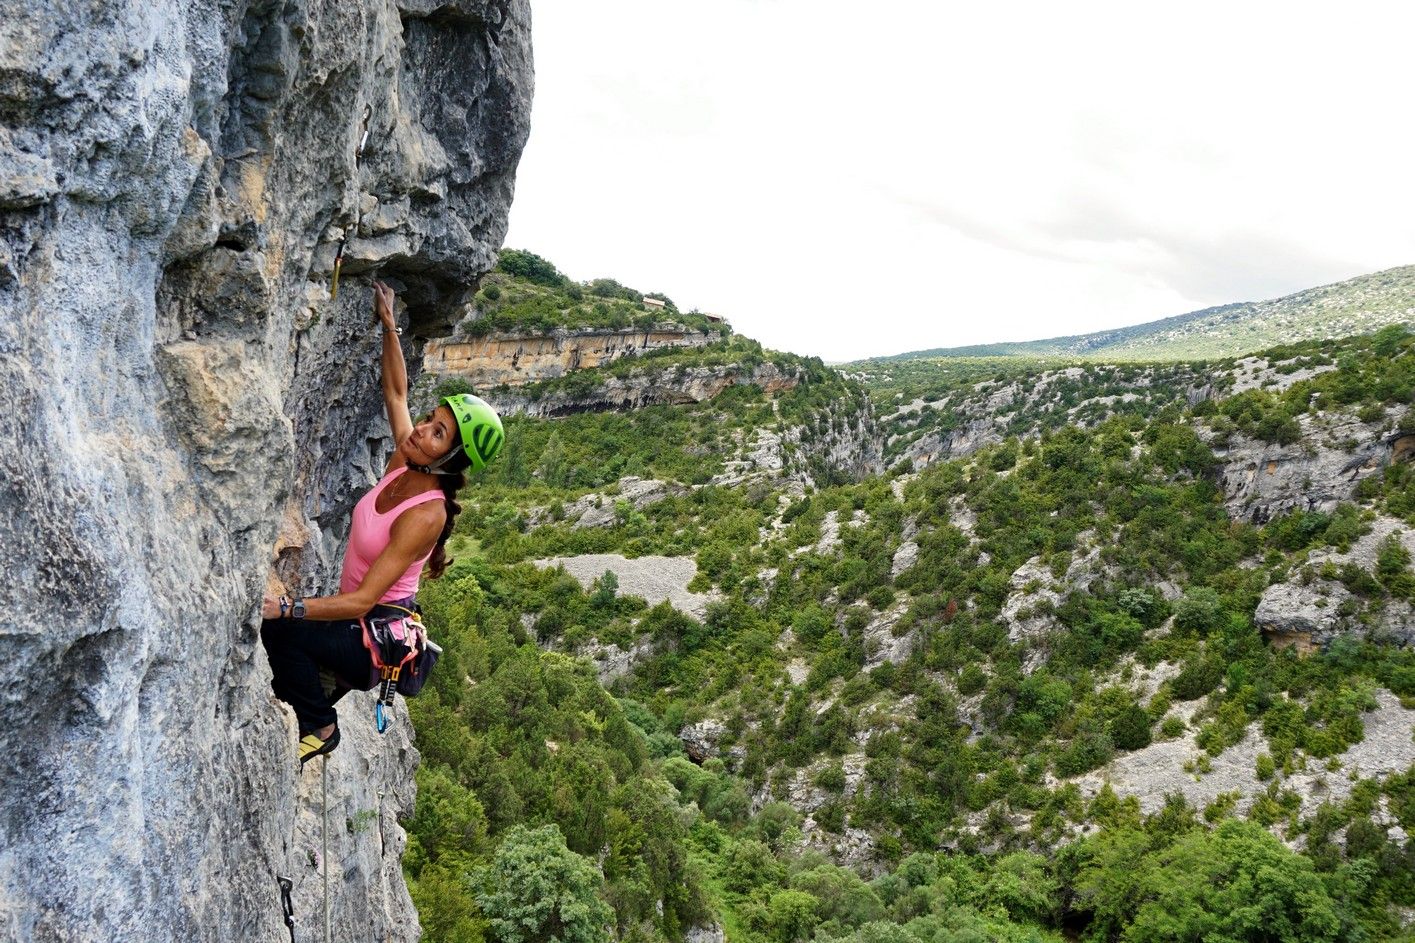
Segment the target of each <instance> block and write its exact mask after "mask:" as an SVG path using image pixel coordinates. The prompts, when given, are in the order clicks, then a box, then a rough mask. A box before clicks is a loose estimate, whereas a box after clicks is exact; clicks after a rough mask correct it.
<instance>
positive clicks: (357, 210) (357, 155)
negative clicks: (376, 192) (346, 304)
mask: <svg viewBox="0 0 1415 943" xmlns="http://www.w3.org/2000/svg"><path fill="white" fill-rule="evenodd" d="M372 117H373V106H372V105H364V119H363V130H362V131H361V132H360V134H359V143H358V145H357V146H356V147H355V148H354V225H353V226H352V227H348V226H346V227H344V232H343V234H342V235H340V237H339V249H338V251H336V252H335V253H334V281H333V282H331V283H330V286H329V299H330V300H331V301H333V300H334V299H335V298H338V297H339V269H341V268H342V267H343V266H344V247H345V246H346V245H348V244H349V230H350V229H351V228H352V229H353V231H354V232H358V231H359V226H360V225H362V223H363V216H364V213H363V205H362V197H363V194H362V192H361V187H360V184H361V183H362V175H361V174H360V173H359V171H360V169H361V168H360V166H359V165H360V163H361V162H362V161H363V159H364V145H366V144H368V132H369V119H370V118H372Z"/></svg>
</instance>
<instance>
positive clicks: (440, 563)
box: [409, 413, 472, 580]
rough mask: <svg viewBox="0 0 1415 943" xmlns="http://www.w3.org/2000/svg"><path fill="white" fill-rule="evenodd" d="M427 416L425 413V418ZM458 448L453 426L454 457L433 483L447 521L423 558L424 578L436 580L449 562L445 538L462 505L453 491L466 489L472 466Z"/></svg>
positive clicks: (459, 435) (417, 468)
mask: <svg viewBox="0 0 1415 943" xmlns="http://www.w3.org/2000/svg"><path fill="white" fill-rule="evenodd" d="M431 415H432V414H431V413H428V416H429V417H430V416H431ZM461 445H462V432H461V430H460V429H458V428H457V426H456V425H453V427H452V444H451V445H450V446H449V447H448V448H449V451H451V450H456V451H457V454H456V455H454V456H452V458H451V460H450V461H448V462H447V464H445V465H443V466H442V467H441V468H440V469H438V472H437V483H438V485H439V486H440V487H441V488H442V500H443V506H444V507H446V508H447V521H446V523H444V524H443V525H442V533H441V534H439V535H438V537H437V546H435V547H433V548H432V555H431V556H429V557H428V558H427V563H426V564H425V567H426V570H427V576H428V579H433V580H435V579H437V578H438V577H439V576H441V575H442V574H443V572H444V571H445V570H446V569H447V568H448V567H449V566H451V565H452V563H453V561H452V560H449V559H447V539H448V538H449V537H451V536H452V527H453V525H454V524H456V523H457V515H458V514H461V513H462V505H460V504H458V503H457V492H459V491H461V490H462V489H463V488H465V487H466V486H467V469H468V468H470V467H472V460H471V458H470V457H469V456H468V455H467V450H466V449H460V448H459V447H460V446H461ZM409 467H410V468H412V469H413V470H415V471H424V472H426V471H431V469H430V468H428V467H427V466H425V465H410V466H409Z"/></svg>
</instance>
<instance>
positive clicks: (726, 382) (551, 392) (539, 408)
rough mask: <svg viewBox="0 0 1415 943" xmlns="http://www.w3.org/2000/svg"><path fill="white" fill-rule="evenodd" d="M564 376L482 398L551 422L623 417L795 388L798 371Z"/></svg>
mask: <svg viewBox="0 0 1415 943" xmlns="http://www.w3.org/2000/svg"><path fill="white" fill-rule="evenodd" d="M580 376H583V377H584V378H585V379H584V382H583V383H579V382H576V381H577V376H574V375H572V376H571V377H568V378H567V379H566V380H565V381H564V382H563V383H561V384H560V385H553V386H551V387H549V388H546V389H542V388H538V387H531V388H530V389H529V390H528V391H521V390H506V391H503V390H488V391H486V392H485V396H486V399H487V401H488V402H490V403H491V404H492V405H494V406H495V407H496V408H497V409H498V410H499V411H500V412H501V414H502V415H503V416H515V415H524V416H537V417H540V418H553V417H555V416H569V415H572V414H574V413H587V412H623V411H627V410H631V409H642V408H643V407H645V406H659V405H665V404H669V405H672V404H676V405H682V404H685V403H702V402H705V401H707V400H710V399H712V398H713V397H714V396H717V395H718V394H719V393H721V392H722V391H723V390H725V389H727V388H728V387H730V386H745V385H751V386H757V387H760V388H761V389H762V390H763V391H765V392H766V393H768V394H771V393H776V392H778V391H780V390H789V389H793V388H794V387H795V386H796V385H797V384H798V383H800V382H801V375H800V374H799V373H798V372H796V371H790V370H782V369H781V368H780V367H778V366H777V365H776V364H773V363H762V364H757V365H755V366H750V367H747V366H743V365H740V364H725V365H722V366H688V367H680V368H672V369H667V370H664V369H658V368H655V367H652V366H649V365H645V366H641V367H635V368H634V369H632V370H629V371H628V373H626V374H625V375H623V376H615V375H610V376H597V375H591V374H582V375H580Z"/></svg>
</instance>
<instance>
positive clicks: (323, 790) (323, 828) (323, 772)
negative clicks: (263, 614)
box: [319, 269, 338, 943]
mask: <svg viewBox="0 0 1415 943" xmlns="http://www.w3.org/2000/svg"><path fill="white" fill-rule="evenodd" d="M335 275H336V276H337V275H338V270H337V269H336V270H335ZM319 791H320V796H321V800H322V805H321V811H320V821H319V840H320V841H321V842H322V843H323V844H324V852H323V854H322V856H321V857H322V860H321V863H322V864H323V865H324V943H333V939H334V934H333V933H332V932H331V930H330V924H329V754H328V753H326V754H324V756H321V757H320V758H319Z"/></svg>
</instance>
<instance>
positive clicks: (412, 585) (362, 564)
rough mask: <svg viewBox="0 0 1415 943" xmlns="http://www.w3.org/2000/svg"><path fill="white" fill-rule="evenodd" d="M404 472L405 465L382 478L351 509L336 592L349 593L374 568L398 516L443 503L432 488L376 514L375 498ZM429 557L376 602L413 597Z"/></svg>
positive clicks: (438, 490)
mask: <svg viewBox="0 0 1415 943" xmlns="http://www.w3.org/2000/svg"><path fill="white" fill-rule="evenodd" d="M407 470H408V468H407V466H406V465H405V466H403V467H401V468H395V469H393V471H391V472H389V473H388V474H386V475H384V476H383V480H382V481H380V482H379V483H378V484H376V485H374V486H373V487H372V488H370V489H369V490H368V493H367V494H365V495H364V496H363V497H362V498H360V499H359V503H358V504H356V505H354V520H353V523H352V524H350V525H349V547H348V549H346V550H345V551H344V572H343V575H342V576H340V577H339V592H341V593H352V592H353V591H354V590H356V589H358V588H359V584H360V583H362V582H363V581H364V577H365V576H366V575H367V574H368V571H369V567H371V566H373V561H375V560H377V559H378V555H379V554H381V553H383V551H384V549H385V548H387V546H388V543H389V541H390V540H392V534H393V522H394V521H396V520H397V519H398V515H399V514H402V513H403V512H404V511H406V510H408V508H410V507H413V506H415V505H418V504H426V503H427V502H429V501H441V500H443V499H444V495H443V494H442V489H441V488H433V489H432V490H431V491H424V492H423V493H422V494H415V495H413V496H412V497H411V498H409V499H408V500H406V501H404V502H403V503H401V504H399V505H397V506H395V507H393V508H391V509H390V510H389V511H388V512H386V513H384V514H380V513H379V512H378V510H377V507H378V496H379V495H380V494H382V493H383V489H384V488H387V487H388V486H389V485H390V484H391V483H393V481H395V480H396V479H397V478H398V476H399V475H401V474H403V473H404V472H405V471H407ZM430 556H432V551H431V550H429V551H428V552H427V556H425V557H423V558H422V559H421V560H418V561H417V562H415V563H414V564H413V565H412V566H410V567H408V570H407V572H405V573H404V574H403V575H402V576H400V577H398V579H397V581H396V582H394V584H393V585H392V586H390V587H388V591H387V592H385V593H384V594H383V595H382V596H381V597H380V598H379V600H378V601H379V602H391V601H393V600H395V599H407V598H408V597H409V596H411V595H413V594H414V593H416V592H417V591H418V578H419V577H420V576H422V572H423V564H424V563H426V562H427V560H428V557H430Z"/></svg>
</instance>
